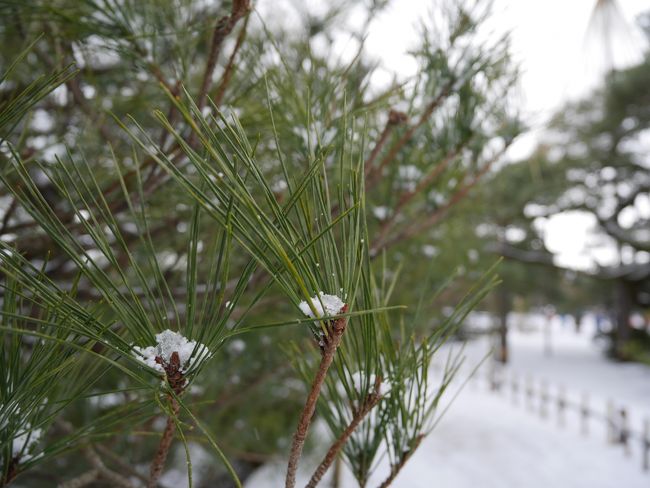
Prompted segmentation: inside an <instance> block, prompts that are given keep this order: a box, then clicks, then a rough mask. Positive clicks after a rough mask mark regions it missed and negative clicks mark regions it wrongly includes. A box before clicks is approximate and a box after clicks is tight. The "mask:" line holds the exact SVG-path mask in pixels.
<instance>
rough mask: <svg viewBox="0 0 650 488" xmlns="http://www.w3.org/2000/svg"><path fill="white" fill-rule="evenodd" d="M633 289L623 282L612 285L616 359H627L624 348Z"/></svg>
mask: <svg viewBox="0 0 650 488" xmlns="http://www.w3.org/2000/svg"><path fill="white" fill-rule="evenodd" d="M632 293H633V287H632V286H631V285H630V283H628V282H626V281H624V280H617V281H616V283H615V285H614V307H615V314H616V330H615V331H614V355H615V357H616V358H617V359H621V360H625V359H627V353H626V351H625V347H626V345H627V343H628V341H629V340H630V336H631V330H630V313H631V309H632V298H633V297H632Z"/></svg>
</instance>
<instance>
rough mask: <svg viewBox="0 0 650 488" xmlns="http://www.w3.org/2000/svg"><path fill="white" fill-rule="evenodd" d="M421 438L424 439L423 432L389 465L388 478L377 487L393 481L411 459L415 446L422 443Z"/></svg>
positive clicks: (384, 487) (382, 487)
mask: <svg viewBox="0 0 650 488" xmlns="http://www.w3.org/2000/svg"><path fill="white" fill-rule="evenodd" d="M422 439H424V434H420V435H419V436H417V437H416V438H415V442H414V443H413V447H411V448H410V449H409V450H408V451H406V452H405V453H404V454H403V455H402V457H401V458H400V460H399V462H398V463H397V464H393V465H392V466H391V468H390V474H389V475H388V478H386V479H385V480H384V482H383V483H382V484H381V485H379V488H387V487H388V486H390V485H391V484H392V483H393V481H395V478H397V475H398V474H399V472H400V471H401V470H402V468H403V467H404V465H405V464H406V463H407V462H408V461H409V460H410V459H411V457H412V456H413V454H414V453H415V451H416V450H417V448H418V447H420V444H421V443H422Z"/></svg>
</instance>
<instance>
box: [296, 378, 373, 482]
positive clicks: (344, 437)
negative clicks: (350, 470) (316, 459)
mask: <svg viewBox="0 0 650 488" xmlns="http://www.w3.org/2000/svg"><path fill="white" fill-rule="evenodd" d="M380 385H381V378H380V377H379V376H377V377H376V379H375V386H374V391H373V392H372V393H371V394H370V395H368V397H367V398H366V400H365V401H364V402H363V404H362V405H361V408H360V409H358V410H357V411H356V412H355V413H354V417H353V418H352V421H351V422H350V424H349V425H348V426H347V427H346V428H345V430H344V431H343V432H342V433H341V435H340V436H339V438H338V439H336V441H335V442H334V444H332V446H331V447H330V448H329V450H328V451H327V454H326V455H325V458H324V459H323V461H322V462H321V463H320V465H319V466H318V468H316V471H314V474H313V475H312V477H311V479H310V480H309V483H307V487H306V488H315V487H316V485H318V483H320V481H321V479H323V476H324V475H325V473H326V472H327V470H328V469H329V467H330V466H331V465H332V463H333V462H334V460H335V459H336V456H337V454H338V453H339V451H340V450H341V449H342V448H343V446H344V445H345V443H346V442H347V441H348V439H349V438H350V436H351V435H352V433H353V432H354V431H355V430H356V428H357V427H358V426H359V424H360V423H361V422H362V421H363V419H364V418H365V417H366V415H368V413H370V411H371V410H372V409H373V408H374V407H375V405H377V404H378V403H379V400H381V392H380Z"/></svg>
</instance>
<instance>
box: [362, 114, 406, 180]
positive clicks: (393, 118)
mask: <svg viewBox="0 0 650 488" xmlns="http://www.w3.org/2000/svg"><path fill="white" fill-rule="evenodd" d="M406 120H407V115H406V114H405V113H404V112H398V111H397V110H391V111H390V112H389V113H388V120H387V121H386V125H385V126H384V130H383V131H382V132H381V135H380V136H379V139H378V140H377V142H376V143H375V147H373V148H372V151H371V152H370V156H368V159H366V162H365V165H364V166H365V174H366V178H371V177H372V178H374V173H375V172H376V171H377V168H375V167H374V166H373V164H374V162H375V159H377V156H379V153H380V152H381V150H382V149H383V147H384V144H386V141H387V140H388V137H389V136H390V135H391V134H392V132H393V129H395V127H397V126H398V125H400V124H403V123H404V122H406Z"/></svg>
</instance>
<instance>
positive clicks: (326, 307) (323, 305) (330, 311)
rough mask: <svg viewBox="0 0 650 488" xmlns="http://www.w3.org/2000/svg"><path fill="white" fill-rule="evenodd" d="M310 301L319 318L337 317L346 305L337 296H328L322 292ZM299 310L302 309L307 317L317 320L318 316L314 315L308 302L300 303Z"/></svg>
mask: <svg viewBox="0 0 650 488" xmlns="http://www.w3.org/2000/svg"><path fill="white" fill-rule="evenodd" d="M310 301H311V303H312V305H313V306H314V309H315V310H316V313H317V316H318V317H323V316H324V315H337V314H338V313H339V312H340V311H341V309H342V308H343V306H344V305H345V302H344V301H343V300H341V299H340V298H339V297H337V296H336V295H327V294H325V293H323V292H322V291H319V292H318V295H316V296H313V297H312V298H310ZM298 308H300V311H301V312H302V313H304V314H305V315H306V316H307V317H310V318H313V319H315V318H317V316H315V315H314V311H313V310H312V308H311V307H310V306H309V303H307V302H306V301H302V302H300V303H299V304H298Z"/></svg>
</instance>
